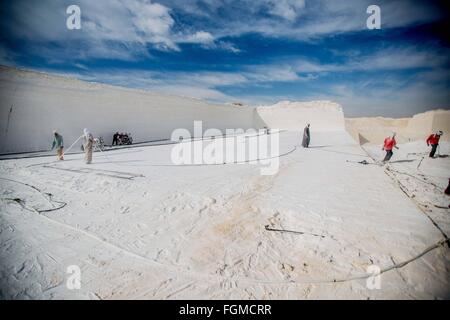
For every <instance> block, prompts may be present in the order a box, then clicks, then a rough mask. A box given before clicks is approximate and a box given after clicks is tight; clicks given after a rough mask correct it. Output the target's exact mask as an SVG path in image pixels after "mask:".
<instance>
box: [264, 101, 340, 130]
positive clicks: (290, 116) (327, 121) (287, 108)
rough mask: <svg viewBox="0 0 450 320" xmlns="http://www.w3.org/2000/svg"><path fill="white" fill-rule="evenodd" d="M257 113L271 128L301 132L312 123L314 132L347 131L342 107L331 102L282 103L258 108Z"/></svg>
mask: <svg viewBox="0 0 450 320" xmlns="http://www.w3.org/2000/svg"><path fill="white" fill-rule="evenodd" d="M257 113H258V115H259V117H260V118H261V120H262V121H263V122H264V123H266V124H267V125H268V127H270V128H277V129H285V130H300V129H303V128H304V127H305V126H306V125H307V124H308V123H310V124H311V129H312V130H313V131H343V130H345V120H344V113H343V111H342V107H341V106H340V105H339V104H338V103H335V102H331V101H311V102H291V101H281V102H279V103H277V104H274V105H272V106H261V107H258V108H257Z"/></svg>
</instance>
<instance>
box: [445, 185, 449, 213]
mask: <svg viewBox="0 0 450 320" xmlns="http://www.w3.org/2000/svg"><path fill="white" fill-rule="evenodd" d="M445 194H446V195H448V196H450V179H448V186H447V189H445ZM449 207H450V206H449Z"/></svg>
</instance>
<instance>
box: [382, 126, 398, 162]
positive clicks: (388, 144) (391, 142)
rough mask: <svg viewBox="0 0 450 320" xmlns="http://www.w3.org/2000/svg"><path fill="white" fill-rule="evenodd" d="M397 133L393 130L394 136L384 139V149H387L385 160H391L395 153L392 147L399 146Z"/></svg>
mask: <svg viewBox="0 0 450 320" xmlns="http://www.w3.org/2000/svg"><path fill="white" fill-rule="evenodd" d="M395 135H396V133H395V132H393V133H392V137H387V138H386V139H384V145H383V148H382V150H385V151H386V156H385V157H384V159H383V162H386V161H389V160H390V159H391V157H392V155H393V154H394V153H393V152H392V149H394V148H397V149H398V147H397V141H395Z"/></svg>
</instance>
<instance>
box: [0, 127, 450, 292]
mask: <svg viewBox="0 0 450 320" xmlns="http://www.w3.org/2000/svg"><path fill="white" fill-rule="evenodd" d="M299 139H300V138H299V133H296V132H286V133H283V134H282V135H281V142H282V145H281V153H282V154H284V153H287V154H286V155H285V156H283V157H281V165H280V170H279V172H278V174H277V175H274V176H261V175H260V171H259V167H258V166H256V165H251V164H240V165H237V164H227V165H217V166H179V167H176V166H172V165H171V163H170V161H169V154H170V150H171V148H172V147H173V146H170V145H169V146H147V147H140V148H133V149H123V150H117V151H112V152H108V153H106V154H98V153H96V154H95V155H94V163H93V164H92V165H90V166H87V165H85V164H84V163H83V162H82V160H81V158H82V155H70V156H67V160H66V161H64V162H60V163H56V162H54V158H53V157H48V158H45V157H44V158H35V159H23V160H7V161H2V162H0V177H2V178H7V179H13V180H15V181H19V182H22V183H27V184H29V185H31V186H34V187H36V188H38V189H39V190H41V192H44V193H51V194H52V195H53V197H52V199H53V200H56V201H64V202H66V203H67V205H66V206H65V207H64V208H62V209H60V210H56V211H51V212H42V213H41V214H38V211H42V210H45V209H49V208H52V206H58V205H59V203H56V202H51V203H50V202H49V201H48V196H45V195H43V194H41V193H39V191H38V190H36V189H33V188H31V187H30V186H26V185H22V184H19V183H17V182H14V181H8V180H1V181H0V194H1V202H0V212H1V215H0V261H1V264H0V287H1V291H0V295H1V298H7V299H11V298H21V299H27V298H33V299H49V298H50V299H59V298H66V299H67V298H77V299H78V298H81V299H85V298H87V299H119V298H125V299H133V298H138V299H181V298H185V299H196V298H199V299H219V298H222V299H231V298H238V299H239V298H242V299H253V298H257V299H285V298H286V299H304V298H306V299H317V298H325V299H328V298H339V299H349V298H356V299H368V298H370V299H392V298H400V299H409V298H417V299H434V298H449V297H450V283H449V282H450V276H449V275H450V270H449V268H450V264H449V261H450V254H449V248H448V247H447V246H445V245H439V243H441V242H442V241H443V240H445V238H444V235H443V233H442V232H441V231H440V230H439V228H440V229H441V230H443V232H445V233H446V234H447V235H448V233H449V231H450V230H449V229H450V227H449V226H450V224H449V210H448V209H442V208H438V207H436V206H434V205H437V206H442V207H448V204H449V197H447V196H445V195H444V194H443V190H444V189H445V187H446V185H447V182H448V180H447V179H448V178H449V172H450V160H449V159H450V158H439V159H427V158H425V159H424V160H423V161H422V162H421V164H420V166H419V169H417V166H418V164H419V162H420V160H421V158H422V156H423V155H422V154H421V153H424V152H426V146H423V144H422V145H420V144H419V143H416V144H410V145H405V146H400V147H401V148H402V149H401V152H398V153H396V154H395V156H394V158H393V161H398V160H412V161H411V162H399V161H398V162H395V163H392V164H390V165H389V166H385V167H380V166H378V165H361V164H358V163H357V162H358V161H361V160H367V161H369V162H372V159H371V158H370V157H368V156H367V154H366V153H365V151H364V150H363V149H361V148H360V147H359V146H358V145H357V144H356V143H355V142H354V141H353V140H352V139H351V138H350V137H349V136H348V134H347V133H345V132H328V133H317V132H316V133H314V132H313V139H312V148H310V149H303V148H301V147H297V148H296V149H294V148H295V146H296V145H297V144H298V142H299ZM291 151H292V152H291ZM368 151H369V153H370V155H371V156H373V157H377V158H380V157H381V156H382V155H381V150H379V148H378V147H377V148H375V147H371V148H370V150H368ZM408 153H419V154H408ZM444 153H445V154H449V146H448V145H443V146H442V148H441V154H444ZM348 160H349V161H350V162H348ZM86 168H87V170H85V169H86ZM67 169H68V170H71V171H68V170H67ZM388 169H390V170H391V171H388V172H387V174H386V173H385V171H386V170H388ZM104 170H110V171H114V172H110V171H104ZM393 170H395V171H396V172H394V171H393ZM398 172H406V173H408V174H410V175H411V176H408V175H406V174H401V173H398ZM388 174H389V175H391V177H390V176H389V175H388ZM413 177H414V178H413ZM124 178H129V179H124ZM399 182H400V183H401V184H402V186H403V187H402V188H404V191H405V192H406V194H405V192H403V191H402V190H401V188H400V187H399ZM429 182H430V183H433V185H432V184H429ZM434 185H435V186H434ZM407 194H409V195H410V196H412V195H414V197H413V198H414V199H411V198H409V197H408V196H407ZM14 199H15V200H14ZM19 199H20V200H19ZM417 203H420V205H421V206H422V208H424V209H426V211H425V213H426V214H425V213H424V212H423V211H421V210H420V209H419V207H418V204H417ZM425 205H426V207H425ZM33 208H34V209H37V210H38V211H36V210H34V209H33ZM427 215H428V216H427ZM429 217H431V218H432V219H433V220H434V221H435V223H436V224H437V226H436V225H434V224H433V223H432V221H431V220H430V218H429ZM266 225H269V226H271V227H272V228H274V229H285V230H292V231H298V232H303V234H299V233H287V232H276V231H267V230H265V226H266ZM438 227H439V228H438ZM436 244H438V245H436ZM435 245H436V247H435ZM424 252H426V253H425V254H423V253H424ZM422 254H423V255H422ZM408 261H410V262H409V263H407V264H403V262H408ZM372 264H375V265H378V266H379V267H380V268H381V269H382V271H383V273H382V275H381V288H380V289H379V290H369V289H368V288H367V286H366V277H367V273H366V270H367V269H366V268H367V267H368V266H369V265H372ZM69 265H78V266H79V267H80V268H81V271H82V278H81V280H82V281H81V282H82V286H81V289H80V290H69V289H68V288H67V287H66V281H67V277H68V275H67V273H66V268H67V267H68V266H69ZM394 265H396V266H397V268H391V267H392V266H394Z"/></svg>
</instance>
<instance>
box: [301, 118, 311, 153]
mask: <svg viewBox="0 0 450 320" xmlns="http://www.w3.org/2000/svg"><path fill="white" fill-rule="evenodd" d="M309 127H310V124H309V123H308V124H307V125H306V127H305V129H304V130H303V141H302V146H303V148H308V147H309V142H310V141H311V135H310V133H309Z"/></svg>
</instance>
